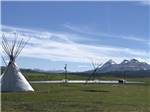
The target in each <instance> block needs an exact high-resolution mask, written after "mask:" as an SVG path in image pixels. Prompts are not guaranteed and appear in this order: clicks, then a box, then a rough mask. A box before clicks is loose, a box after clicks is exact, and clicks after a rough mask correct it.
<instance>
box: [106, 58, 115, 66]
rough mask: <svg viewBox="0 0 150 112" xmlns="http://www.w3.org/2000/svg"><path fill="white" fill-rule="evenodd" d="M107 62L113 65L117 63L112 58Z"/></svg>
mask: <svg viewBox="0 0 150 112" xmlns="http://www.w3.org/2000/svg"><path fill="white" fill-rule="evenodd" d="M105 64H110V65H113V64H116V62H115V61H113V60H112V59H110V60H108V61H107V62H106V63H105Z"/></svg>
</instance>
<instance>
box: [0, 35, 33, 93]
mask: <svg viewBox="0 0 150 112" xmlns="http://www.w3.org/2000/svg"><path fill="white" fill-rule="evenodd" d="M21 44H22V46H21ZM25 44H26V42H23V39H22V40H21V41H20V42H18V43H17V39H15V41H14V43H13V44H12V45H10V44H9V41H7V40H6V38H5V37H4V36H3V40H2V47H3V49H4V51H5V53H6V54H7V56H8V57H9V63H8V65H7V66H6V69H5V71H4V73H3V74H2V76H1V77H0V78H1V81H0V83H1V91H2V92H17V91H34V89H33V88H32V87H31V85H30V84H29V82H28V81H27V80H26V79H25V77H24V76H23V75H22V73H21V72H20V70H19V68H18V67H17V65H16V63H15V59H16V57H17V56H18V55H19V53H20V52H21V50H22V49H23V47H24V46H25Z"/></svg>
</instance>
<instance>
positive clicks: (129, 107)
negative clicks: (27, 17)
mask: <svg viewBox="0 0 150 112" xmlns="http://www.w3.org/2000/svg"><path fill="white" fill-rule="evenodd" d="M24 74H25V77H26V78H27V79H28V80H59V79H64V75H62V74H55V75H54V74H53V75H50V74H42V73H24ZM68 78H69V79H87V77H85V76H77V75H69V76H68ZM96 78H97V79H101V80H113V79H116V80H117V79H120V77H119V78H118V77H96ZM127 80H134V81H145V82H146V83H145V84H32V87H33V88H34V89H35V92H18V93H2V98H1V99H2V112H150V84H149V81H150V78H127Z"/></svg>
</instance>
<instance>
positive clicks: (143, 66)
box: [97, 59, 150, 73]
mask: <svg viewBox="0 0 150 112" xmlns="http://www.w3.org/2000/svg"><path fill="white" fill-rule="evenodd" d="M140 70H150V65H149V64H147V63H146V62H140V61H138V60H137V59H131V60H123V61H122V62H121V63H119V64H117V63H116V62H115V61H113V60H112V59H111V60H109V61H107V62H106V63H105V64H103V65H102V66H101V67H100V68H99V69H98V70H97V73H106V72H113V71H140Z"/></svg>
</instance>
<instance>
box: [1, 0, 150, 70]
mask: <svg viewBox="0 0 150 112" xmlns="http://www.w3.org/2000/svg"><path fill="white" fill-rule="evenodd" d="M1 5H2V8H1V9H2V12H1V13H2V14H1V15H2V17H1V19H2V21H1V23H2V31H3V33H5V34H6V35H8V36H12V37H13V34H12V32H17V33H18V35H20V37H25V38H28V37H32V38H31V40H30V42H29V44H28V45H27V46H26V47H25V49H24V50H23V51H22V53H21V55H20V57H19V58H18V59H17V63H18V64H19V66H21V67H22V68H39V69H44V70H59V69H63V67H64V64H66V63H67V64H68V69H69V70H70V71H83V70H88V69H91V65H90V63H91V60H94V61H95V62H97V63H104V62H105V61H107V60H109V59H113V60H114V61H116V62H117V63H120V62H121V61H122V60H123V59H132V58H137V59H139V60H140V61H145V62H148V63H149V46H150V41H149V36H150V34H149V25H150V23H149V19H150V18H149V13H150V12H149V7H150V4H149V3H148V2H140V1H139V2H48V1H47V2H2V3H1ZM1 33H2V32H1Z"/></svg>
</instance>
